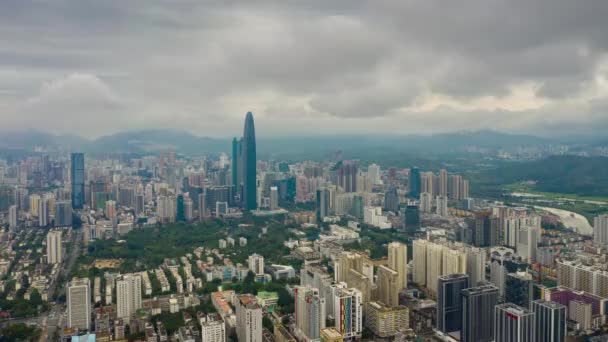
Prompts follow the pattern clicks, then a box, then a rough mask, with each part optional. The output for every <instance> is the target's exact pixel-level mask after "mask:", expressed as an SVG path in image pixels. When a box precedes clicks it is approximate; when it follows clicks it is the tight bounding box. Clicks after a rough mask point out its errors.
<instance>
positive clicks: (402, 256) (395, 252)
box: [385, 242, 407, 304]
mask: <svg viewBox="0 0 608 342" xmlns="http://www.w3.org/2000/svg"><path fill="white" fill-rule="evenodd" d="M388 267H390V268H391V269H393V270H395V271H397V273H398V275H399V282H398V285H399V290H401V289H406V288H407V245H405V244H403V243H400V242H391V243H389V244H388ZM385 304H387V303H385Z"/></svg>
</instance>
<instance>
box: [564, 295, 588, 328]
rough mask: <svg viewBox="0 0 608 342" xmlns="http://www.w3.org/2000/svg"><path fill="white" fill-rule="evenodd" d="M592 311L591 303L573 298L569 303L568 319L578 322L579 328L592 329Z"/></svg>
mask: <svg viewBox="0 0 608 342" xmlns="http://www.w3.org/2000/svg"><path fill="white" fill-rule="evenodd" d="M592 311H593V308H592V306H591V303H585V302H583V301H581V300H571V301H570V302H569V303H568V319H570V320H572V321H575V322H576V323H578V324H579V330H583V331H586V330H589V329H591V324H592V321H591V320H592V318H593V314H592Z"/></svg>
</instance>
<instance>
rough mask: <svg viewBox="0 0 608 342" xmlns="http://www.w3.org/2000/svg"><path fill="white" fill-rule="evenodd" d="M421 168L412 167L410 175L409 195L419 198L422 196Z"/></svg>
mask: <svg viewBox="0 0 608 342" xmlns="http://www.w3.org/2000/svg"><path fill="white" fill-rule="evenodd" d="M420 182H421V181H420V170H419V169H418V168H417V167H413V168H411V169H410V177H409V190H410V191H409V197H410V198H415V199H419V198H420V190H421V184H420Z"/></svg>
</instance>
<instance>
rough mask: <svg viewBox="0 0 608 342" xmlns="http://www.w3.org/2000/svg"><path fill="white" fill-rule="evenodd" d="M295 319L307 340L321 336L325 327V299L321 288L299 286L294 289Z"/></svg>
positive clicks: (300, 331)
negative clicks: (320, 290)
mask: <svg viewBox="0 0 608 342" xmlns="http://www.w3.org/2000/svg"><path fill="white" fill-rule="evenodd" d="M294 297H295V311H294V315H295V317H294V318H295V321H296V327H297V329H298V331H299V333H300V334H302V335H304V336H306V340H307V341H308V340H317V339H319V338H320V332H321V329H323V328H325V317H326V315H327V314H326V312H325V309H326V308H325V299H324V298H322V297H321V295H320V293H319V289H317V288H314V287H309V286H298V287H296V288H295V289H294Z"/></svg>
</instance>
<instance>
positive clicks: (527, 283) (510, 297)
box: [505, 272, 534, 308]
mask: <svg viewBox="0 0 608 342" xmlns="http://www.w3.org/2000/svg"><path fill="white" fill-rule="evenodd" d="M533 286H534V278H533V277H532V275H531V274H529V273H527V272H516V273H509V274H507V277H506V281H505V301H506V302H508V303H513V304H515V305H518V306H521V307H524V308H529V307H530V302H531V301H532V299H533V295H532V291H533Z"/></svg>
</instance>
